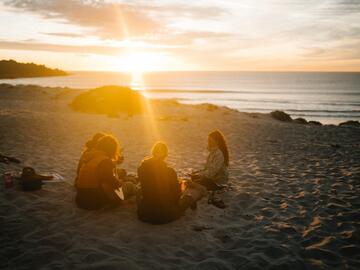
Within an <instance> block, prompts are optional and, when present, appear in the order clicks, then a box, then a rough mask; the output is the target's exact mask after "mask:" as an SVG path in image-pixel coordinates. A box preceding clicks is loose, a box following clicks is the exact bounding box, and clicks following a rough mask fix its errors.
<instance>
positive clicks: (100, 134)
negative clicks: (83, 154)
mask: <svg viewBox="0 0 360 270" xmlns="http://www.w3.org/2000/svg"><path fill="white" fill-rule="evenodd" d="M105 135H106V134H105V133H103V132H98V133H96V134H94V136H93V137H92V138H91V139H90V140H88V141H87V142H86V143H85V151H89V150H91V149H94V148H95V147H96V145H97V143H98V141H99V140H100V139H101V138H102V137H104V136H105Z"/></svg>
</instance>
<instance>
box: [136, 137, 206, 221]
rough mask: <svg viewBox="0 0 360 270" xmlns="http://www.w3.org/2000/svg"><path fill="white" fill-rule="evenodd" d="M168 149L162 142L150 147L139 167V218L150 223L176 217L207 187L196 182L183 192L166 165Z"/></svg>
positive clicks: (192, 203)
mask: <svg viewBox="0 0 360 270" xmlns="http://www.w3.org/2000/svg"><path fill="white" fill-rule="evenodd" d="M167 153H168V148H167V146H166V144H164V143H157V144H155V146H154V147H153V150H152V156H151V157H148V158H145V159H144V160H143V162H142V163H141V165H140V167H139V169H138V176H139V182H140V184H141V192H140V193H139V194H138V195H139V196H138V200H137V202H138V217H139V219H140V220H142V221H144V222H148V223H153V224H164V223H168V222H171V221H173V220H175V219H177V218H179V217H180V216H181V215H182V214H183V213H184V211H185V210H186V209H187V208H189V207H191V206H192V205H194V204H195V203H196V202H197V201H198V200H199V199H201V198H202V197H203V196H204V195H205V193H206V189H205V188H203V187H202V186H200V185H197V184H195V183H193V184H190V183H189V186H188V188H187V189H186V190H184V192H182V190H181V188H180V184H179V181H178V178H177V175H176V172H175V170H174V169H173V168H171V167H169V166H168V165H167V164H166V161H165V159H166V157H167Z"/></svg>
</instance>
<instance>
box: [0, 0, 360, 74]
mask: <svg viewBox="0 0 360 270" xmlns="http://www.w3.org/2000/svg"><path fill="white" fill-rule="evenodd" d="M10 58H11V59H14V60H16V61H20V62H35V63H40V64H45V65H48V66H50V67H57V68H61V69H64V70H69V71H75V70H104V71H133V72H134V71H176V70H241V71H360V0H256V1H254V0H205V1H202V0H197V1H188V0H182V1H180V0H173V1H172V0H153V1H151V0H147V1H146V0H129V1H126V0H117V1H116V0H0V59H10Z"/></svg>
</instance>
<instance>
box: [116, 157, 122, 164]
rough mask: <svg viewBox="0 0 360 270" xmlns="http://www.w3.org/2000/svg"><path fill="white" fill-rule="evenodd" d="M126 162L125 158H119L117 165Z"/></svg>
mask: <svg viewBox="0 0 360 270" xmlns="http://www.w3.org/2000/svg"><path fill="white" fill-rule="evenodd" d="M123 162H124V156H118V158H117V160H116V164H121V163H123Z"/></svg>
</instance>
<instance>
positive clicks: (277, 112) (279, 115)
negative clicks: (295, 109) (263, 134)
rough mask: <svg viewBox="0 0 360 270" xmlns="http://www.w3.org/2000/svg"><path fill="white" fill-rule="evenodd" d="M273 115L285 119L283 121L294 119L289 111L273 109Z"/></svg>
mask: <svg viewBox="0 0 360 270" xmlns="http://www.w3.org/2000/svg"><path fill="white" fill-rule="evenodd" d="M270 115H271V117H272V118H274V119H276V120H279V121H283V122H290V121H292V119H291V117H290V115H288V114H287V113H285V112H283V111H272V112H271V113H270Z"/></svg>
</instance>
